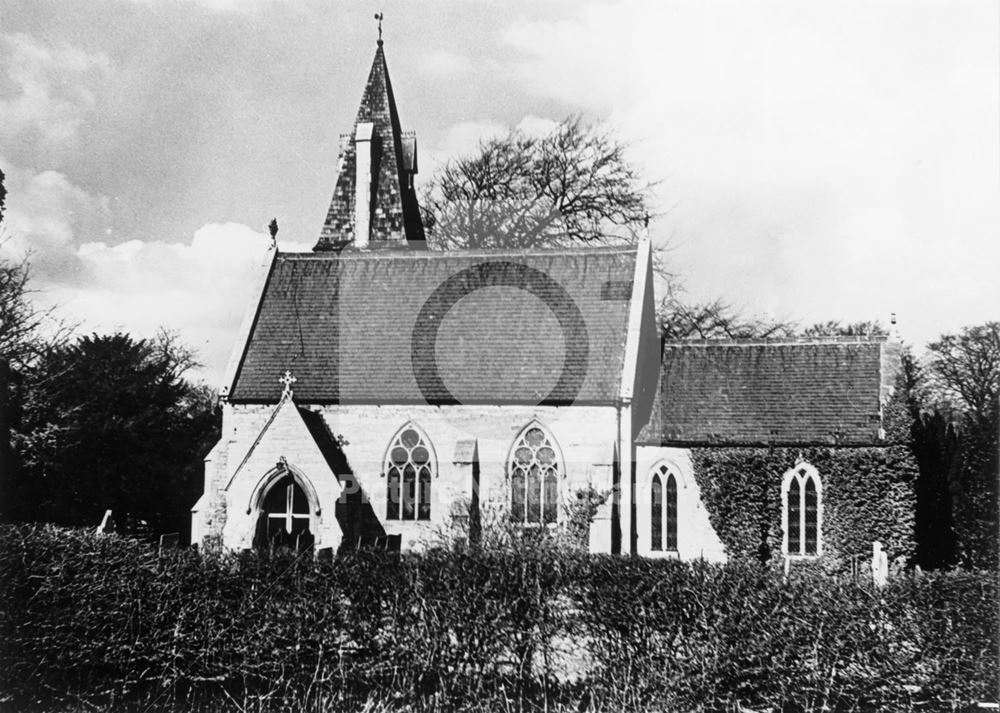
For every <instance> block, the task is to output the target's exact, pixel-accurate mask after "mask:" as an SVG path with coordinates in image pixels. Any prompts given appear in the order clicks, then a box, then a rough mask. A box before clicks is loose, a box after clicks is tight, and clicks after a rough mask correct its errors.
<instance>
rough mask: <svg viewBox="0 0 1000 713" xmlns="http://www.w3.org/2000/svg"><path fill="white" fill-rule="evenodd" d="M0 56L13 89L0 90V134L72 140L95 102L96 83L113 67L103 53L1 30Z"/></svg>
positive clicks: (50, 140) (52, 141)
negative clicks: (49, 42) (52, 44)
mask: <svg viewBox="0 0 1000 713" xmlns="http://www.w3.org/2000/svg"><path fill="white" fill-rule="evenodd" d="M0 58H2V61H3V64H4V65H5V66H6V68H7V70H6V71H7V79H8V83H7V86H9V87H10V88H11V89H12V91H10V92H7V93H6V94H7V95H0V139H2V140H4V141H13V140H14V139H15V138H16V137H24V136H25V135H28V136H32V135H34V136H37V137H38V138H39V139H40V140H41V141H43V142H44V143H46V144H49V145H57V144H64V143H67V142H72V141H73V140H74V139H75V138H76V135H77V131H78V129H79V127H80V124H81V123H82V122H83V120H84V118H85V116H86V114H87V112H88V111H90V110H91V109H92V108H93V106H94V104H95V102H96V101H97V99H96V94H95V90H94V87H95V86H96V85H99V84H100V82H101V81H102V79H103V78H104V76H105V75H106V74H107V73H108V71H109V70H110V67H111V62H110V60H109V59H108V57H107V56H106V55H104V54H100V53H97V54H91V53H88V52H85V51H84V50H82V49H79V48H77V47H72V46H69V45H65V44H64V45H59V46H49V45H46V44H43V43H42V42H39V41H38V40H36V39H35V38H33V37H31V36H30V35H26V34H6V35H0Z"/></svg>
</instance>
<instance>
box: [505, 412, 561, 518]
mask: <svg viewBox="0 0 1000 713" xmlns="http://www.w3.org/2000/svg"><path fill="white" fill-rule="evenodd" d="M562 471H563V466H562V464H561V463H560V462H559V454H558V449H557V446H556V443H555V440H554V439H553V438H552V436H551V435H550V434H549V433H548V432H547V431H545V429H543V428H542V427H541V425H539V424H532V425H531V426H529V427H528V428H526V429H525V430H524V431H522V432H521V434H520V435H519V436H518V438H517V440H516V441H515V442H514V447H513V448H512V449H511V451H510V460H509V461H508V464H507V472H508V473H509V474H510V486H511V507H510V515H511V520H512V521H514V522H519V523H524V524H526V525H548V524H550V523H554V522H556V521H557V520H558V519H559V478H560V475H561V474H562Z"/></svg>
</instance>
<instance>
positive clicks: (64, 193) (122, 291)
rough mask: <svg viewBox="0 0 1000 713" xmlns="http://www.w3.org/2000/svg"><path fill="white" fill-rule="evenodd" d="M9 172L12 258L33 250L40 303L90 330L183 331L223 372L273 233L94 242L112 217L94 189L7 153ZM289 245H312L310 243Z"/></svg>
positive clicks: (236, 230)
mask: <svg viewBox="0 0 1000 713" xmlns="http://www.w3.org/2000/svg"><path fill="white" fill-rule="evenodd" d="M0 167H2V168H3V170H4V172H5V174H7V177H8V178H7V181H5V183H6V185H7V187H8V188H9V194H8V205H7V210H6V213H5V217H4V237H5V239H4V241H3V242H2V243H0V250H2V253H3V255H4V256H5V257H8V258H14V259H17V258H20V257H23V256H28V258H29V260H30V264H31V275H32V284H31V287H32V289H33V291H34V292H33V298H34V300H35V302H36V304H37V306H38V307H39V308H41V309H48V308H53V309H54V310H55V314H56V316H57V317H59V318H62V319H64V320H65V321H67V322H68V323H71V324H77V325H79V330H80V331H82V332H91V331H95V332H99V333H108V332H113V331H119V330H121V331H125V332H128V333H130V334H133V335H135V336H138V337H151V336H153V335H155V334H156V333H157V332H158V331H159V330H160V329H161V328H165V329H168V330H171V331H176V332H178V333H179V334H180V336H181V338H182V340H183V341H184V342H185V344H187V345H189V346H191V347H193V348H195V349H196V351H197V352H198V354H199V356H200V358H201V360H202V361H203V363H204V364H205V365H206V366H205V368H204V369H203V370H202V371H201V372H200V374H199V375H200V376H202V377H203V378H206V379H208V380H209V381H210V382H211V383H215V382H217V381H218V379H219V378H220V377H221V369H222V367H223V366H224V365H225V363H226V360H227V358H228V356H229V351H230V350H231V349H232V346H233V340H234V339H235V337H236V332H237V329H238V328H239V325H240V322H241V320H242V318H243V315H244V313H245V311H246V309H247V305H248V304H249V301H250V299H251V295H252V294H253V291H254V288H255V287H256V285H257V284H258V282H259V280H260V279H261V277H262V275H261V270H262V265H263V263H264V260H265V256H266V254H267V246H268V245H269V243H270V238H269V237H268V236H266V234H265V233H264V232H259V231H256V230H253V229H251V228H249V227H247V226H246V225H242V224H238V223H211V224H207V225H204V226H203V227H201V228H199V229H198V230H196V231H195V232H194V234H193V236H192V237H191V238H190V239H189V240H173V241H171V240H137V239H133V240H129V241H126V242H122V243H119V244H116V245H110V244H108V243H107V242H104V241H102V240H93V239H91V240H87V239H85V238H81V236H86V235H91V236H93V235H101V234H102V233H103V232H107V231H106V230H103V231H102V230H101V229H99V228H98V226H99V225H100V224H102V222H105V221H106V220H107V217H108V215H109V212H110V211H109V207H108V200H107V199H106V198H105V197H101V196H92V195H90V194H89V193H87V192H86V191H85V190H83V189H82V188H80V187H79V186H77V185H75V184H73V183H72V182H71V181H70V180H69V179H68V178H67V177H66V176H65V175H63V174H61V173H58V172H56V171H43V172H42V173H39V174H33V173H31V172H29V171H26V170H24V169H22V168H19V167H16V166H13V165H11V164H10V163H9V162H5V161H2V160H0ZM280 247H281V249H282V250H286V251H293V252H300V251H307V250H309V249H310V247H311V245H308V244H304V243H301V244H300V243H286V242H282V243H281V244H280Z"/></svg>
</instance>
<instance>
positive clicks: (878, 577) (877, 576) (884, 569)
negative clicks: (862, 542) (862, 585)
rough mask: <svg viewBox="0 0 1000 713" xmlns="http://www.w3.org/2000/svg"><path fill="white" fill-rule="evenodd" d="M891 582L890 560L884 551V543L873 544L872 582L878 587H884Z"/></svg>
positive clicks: (876, 542)
mask: <svg viewBox="0 0 1000 713" xmlns="http://www.w3.org/2000/svg"><path fill="white" fill-rule="evenodd" d="M888 581H889V558H888V556H887V555H886V554H885V550H884V549H882V543H881V542H879V541H878V540H876V541H875V542H873V543H872V582H874V583H875V586H876V587H884V586H885V585H886V584H887V583H888Z"/></svg>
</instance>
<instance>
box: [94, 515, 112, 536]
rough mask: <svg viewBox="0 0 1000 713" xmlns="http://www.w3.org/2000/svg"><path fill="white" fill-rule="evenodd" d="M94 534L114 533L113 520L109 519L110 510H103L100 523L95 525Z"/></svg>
mask: <svg viewBox="0 0 1000 713" xmlns="http://www.w3.org/2000/svg"><path fill="white" fill-rule="evenodd" d="M94 534H96V535H113V534H115V521H114V520H112V519H111V511H110V510H105V511H104V517H103V518H102V519H101V524H100V525H98V526H97V530H96V531H95V532H94Z"/></svg>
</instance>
